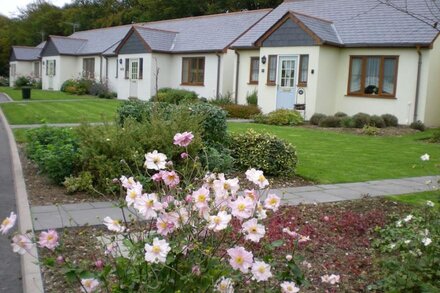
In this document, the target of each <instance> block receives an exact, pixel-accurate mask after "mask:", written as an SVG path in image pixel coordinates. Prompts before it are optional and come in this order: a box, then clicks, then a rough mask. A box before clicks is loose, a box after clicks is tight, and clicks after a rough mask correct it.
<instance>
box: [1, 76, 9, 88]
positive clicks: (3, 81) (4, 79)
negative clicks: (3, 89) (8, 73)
mask: <svg viewBox="0 0 440 293" xmlns="http://www.w3.org/2000/svg"><path fill="white" fill-rule="evenodd" d="M0 86H9V78H7V77H5V76H0Z"/></svg>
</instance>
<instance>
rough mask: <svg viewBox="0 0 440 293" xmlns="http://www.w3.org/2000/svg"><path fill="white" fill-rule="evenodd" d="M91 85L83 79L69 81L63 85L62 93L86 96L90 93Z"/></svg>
mask: <svg viewBox="0 0 440 293" xmlns="http://www.w3.org/2000/svg"><path fill="white" fill-rule="evenodd" d="M89 86H90V84H89V83H88V82H85V81H84V80H81V79H68V80H66V81H65V82H63V84H62V85H61V89H60V90H61V91H62V92H66V93H69V94H73V95H80V96H81V95H85V94H87V92H88V91H89Z"/></svg>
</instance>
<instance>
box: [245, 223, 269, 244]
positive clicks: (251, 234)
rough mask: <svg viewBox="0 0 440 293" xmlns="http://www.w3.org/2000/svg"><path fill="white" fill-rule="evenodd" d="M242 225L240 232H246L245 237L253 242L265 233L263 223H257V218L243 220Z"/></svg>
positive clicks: (257, 240)
mask: <svg viewBox="0 0 440 293" xmlns="http://www.w3.org/2000/svg"><path fill="white" fill-rule="evenodd" d="M242 227H243V228H242V232H243V233H246V236H245V239H246V240H250V241H253V242H259V241H260V239H261V238H262V237H264V234H265V233H266V229H265V228H264V226H263V225H261V224H258V221H257V219H251V220H249V221H246V222H244V223H243V226H242Z"/></svg>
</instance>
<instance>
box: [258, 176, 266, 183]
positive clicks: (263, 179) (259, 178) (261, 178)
mask: <svg viewBox="0 0 440 293" xmlns="http://www.w3.org/2000/svg"><path fill="white" fill-rule="evenodd" d="M265 180H266V177H264V175H260V177H258V181H260V182H263V181H265Z"/></svg>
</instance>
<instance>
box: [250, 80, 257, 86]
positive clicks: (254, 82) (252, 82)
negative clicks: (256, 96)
mask: <svg viewBox="0 0 440 293" xmlns="http://www.w3.org/2000/svg"><path fill="white" fill-rule="evenodd" d="M248 84H249V85H258V81H250V82H248Z"/></svg>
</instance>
